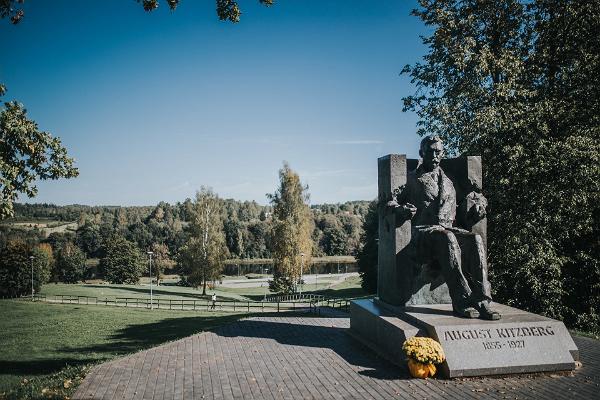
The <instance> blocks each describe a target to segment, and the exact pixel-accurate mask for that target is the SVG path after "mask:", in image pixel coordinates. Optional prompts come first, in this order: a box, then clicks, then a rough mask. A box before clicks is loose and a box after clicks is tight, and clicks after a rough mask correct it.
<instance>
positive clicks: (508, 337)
mask: <svg viewBox="0 0 600 400" xmlns="http://www.w3.org/2000/svg"><path fill="white" fill-rule="evenodd" d="M554 335H555V331H554V328H553V327H552V326H549V325H539V326H516V327H498V328H482V329H453V330H448V331H444V333H443V337H444V341H458V340H473V341H480V343H481V345H482V346H483V349H484V350H502V349H505V348H508V349H524V348H525V339H524V338H527V337H536V336H538V337H539V336H554Z"/></svg>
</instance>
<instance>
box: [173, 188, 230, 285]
mask: <svg viewBox="0 0 600 400" xmlns="http://www.w3.org/2000/svg"><path fill="white" fill-rule="evenodd" d="M221 213H222V204H221V200H220V199H219V197H218V196H217V195H216V194H215V193H214V192H213V191H212V189H210V188H207V187H204V186H203V187H201V188H200V191H198V192H196V200H195V201H194V204H193V212H192V220H191V221H190V225H189V239H188V241H187V242H186V244H185V245H184V246H183V248H182V249H181V251H180V255H179V259H178V263H179V267H180V270H181V272H182V273H183V274H184V275H186V277H187V280H188V282H189V283H190V284H192V285H193V286H199V285H202V295H206V284H207V281H208V280H210V279H215V278H217V277H218V276H219V275H220V274H221V271H222V270H223V267H224V263H225V260H226V259H227V256H228V255H229V252H228V250H227V245H226V243H225V232H224V230H223V219H222V214H221Z"/></svg>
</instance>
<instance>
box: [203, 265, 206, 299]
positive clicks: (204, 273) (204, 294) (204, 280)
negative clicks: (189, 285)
mask: <svg viewBox="0 0 600 400" xmlns="http://www.w3.org/2000/svg"><path fill="white" fill-rule="evenodd" d="M202 296H206V267H204V268H202Z"/></svg>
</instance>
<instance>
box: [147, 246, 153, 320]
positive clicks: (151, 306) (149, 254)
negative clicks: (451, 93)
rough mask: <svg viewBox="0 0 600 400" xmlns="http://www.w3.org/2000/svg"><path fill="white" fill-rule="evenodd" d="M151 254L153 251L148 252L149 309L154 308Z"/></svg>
mask: <svg viewBox="0 0 600 400" xmlns="http://www.w3.org/2000/svg"><path fill="white" fill-rule="evenodd" d="M152 254H154V253H153V252H151V251H149V252H148V272H149V274H150V309H151V310H152V309H153V308H154V304H153V303H152Z"/></svg>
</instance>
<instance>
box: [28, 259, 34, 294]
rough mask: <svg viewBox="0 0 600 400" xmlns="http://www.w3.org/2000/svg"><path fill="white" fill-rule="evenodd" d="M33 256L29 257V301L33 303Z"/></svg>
mask: <svg viewBox="0 0 600 400" xmlns="http://www.w3.org/2000/svg"><path fill="white" fill-rule="evenodd" d="M33 259H34V257H33V256H29V260H31V301H33Z"/></svg>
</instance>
